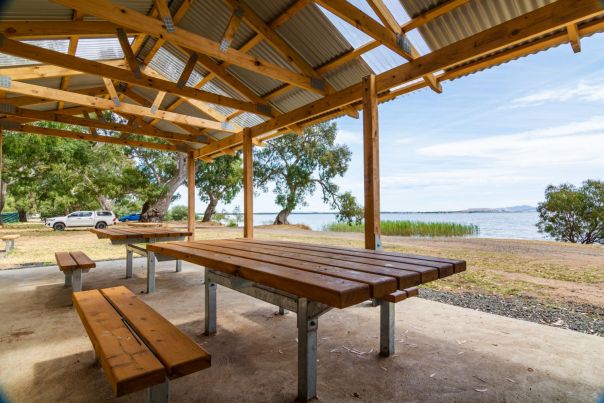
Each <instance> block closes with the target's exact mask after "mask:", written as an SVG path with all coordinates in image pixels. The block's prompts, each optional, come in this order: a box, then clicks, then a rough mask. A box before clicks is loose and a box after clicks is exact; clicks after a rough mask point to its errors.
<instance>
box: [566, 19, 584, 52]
mask: <svg viewBox="0 0 604 403" xmlns="http://www.w3.org/2000/svg"><path fill="white" fill-rule="evenodd" d="M566 31H567V32H568V39H569V40H570V46H571V47H572V48H573V52H575V53H579V52H580V51H581V37H580V36H579V30H578V29H577V24H568V25H567V26H566Z"/></svg>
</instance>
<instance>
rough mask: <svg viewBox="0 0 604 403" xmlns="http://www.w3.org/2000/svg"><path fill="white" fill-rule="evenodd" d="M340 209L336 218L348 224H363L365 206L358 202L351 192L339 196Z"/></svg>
mask: <svg viewBox="0 0 604 403" xmlns="http://www.w3.org/2000/svg"><path fill="white" fill-rule="evenodd" d="M338 198H339V205H340V211H339V212H338V213H337V214H336V220H337V221H338V222H340V223H345V224H348V225H353V224H357V225H358V224H361V223H362V222H363V218H364V210H363V207H361V206H360V205H359V203H357V199H356V198H355V197H354V196H353V195H352V193H351V192H345V193H342V194H341V195H339V196H338Z"/></svg>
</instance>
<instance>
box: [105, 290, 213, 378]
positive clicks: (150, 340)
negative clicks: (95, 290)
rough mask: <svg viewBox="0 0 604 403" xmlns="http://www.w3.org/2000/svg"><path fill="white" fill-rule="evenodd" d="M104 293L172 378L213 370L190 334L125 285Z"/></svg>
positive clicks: (209, 361) (207, 356) (204, 353)
mask: <svg viewBox="0 0 604 403" xmlns="http://www.w3.org/2000/svg"><path fill="white" fill-rule="evenodd" d="M101 293H102V294H103V295H104V296H105V298H107V300H108V301H109V302H110V303H111V305H113V307H114V308H115V309H116V310H117V311H118V312H119V313H120V314H121V315H122V317H123V318H124V319H125V320H126V321H127V322H128V325H129V326H130V327H131V328H132V329H134V331H135V332H136V334H137V335H138V336H140V337H141V339H142V340H143V342H144V343H145V344H146V345H147V347H149V349H150V350H151V351H152V352H153V353H154V354H155V355H156V356H157V358H159V360H160V361H161V363H162V364H163V365H164V367H165V368H166V372H167V373H168V376H169V377H170V378H177V377H179V376H184V375H188V374H192V373H194V372H196V371H200V370H202V369H206V368H209V367H210V364H211V357H210V355H209V354H208V353H206V352H205V351H204V350H203V349H202V348H201V347H199V346H198V345H197V344H196V343H195V342H194V341H193V340H191V339H190V338H189V337H188V336H187V335H185V334H184V333H183V332H181V331H180V330H179V329H178V328H177V327H175V326H174V325H172V324H171V323H170V322H169V321H168V320H166V319H165V318H164V317H163V316H161V315H160V314H159V313H157V312H156V311H155V310H154V309H153V308H151V307H150V306H149V305H147V304H145V303H144V302H143V301H141V300H140V299H139V298H137V297H136V295H134V293H132V291H130V290H129V289H127V288H126V287H124V286H119V287H113V288H104V289H102V290H101Z"/></svg>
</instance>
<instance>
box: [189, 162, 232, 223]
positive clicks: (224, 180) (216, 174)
mask: <svg viewBox="0 0 604 403" xmlns="http://www.w3.org/2000/svg"><path fill="white" fill-rule="evenodd" d="M242 177H243V167H242V162H241V156H240V154H239V153H238V154H237V155H235V156H230V155H223V156H222V157H219V158H216V159H215V160H214V162H212V163H205V162H201V163H199V164H198V165H197V168H196V170H195V178H196V180H195V182H196V184H197V189H198V190H199V197H200V198H201V201H204V202H207V203H208V206H207V208H206V211H205V214H204V218H203V221H204V222H207V221H210V220H211V219H212V216H213V215H214V213H215V211H216V205H217V204H218V202H219V201H222V202H223V203H230V202H231V201H232V200H233V198H235V196H236V195H237V193H239V191H240V190H241V187H242V186H243V182H242Z"/></svg>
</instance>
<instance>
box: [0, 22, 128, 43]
mask: <svg viewBox="0 0 604 403" xmlns="http://www.w3.org/2000/svg"><path fill="white" fill-rule="evenodd" d="M117 28H119V26H118V25H115V24H113V23H111V22H106V21H60V22H58V21H0V33H2V34H4V35H5V36H6V37H9V38H13V39H36V38H44V39H59V38H67V37H70V36H77V37H79V38H100V37H110V36H114V35H115V30H116V29H117ZM126 33H127V34H129V35H132V34H136V33H137V31H134V30H132V29H126Z"/></svg>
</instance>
